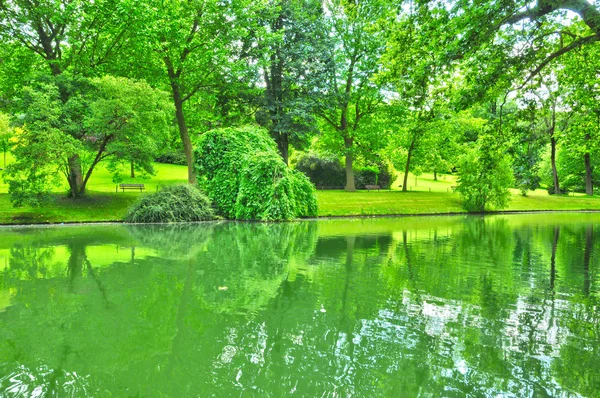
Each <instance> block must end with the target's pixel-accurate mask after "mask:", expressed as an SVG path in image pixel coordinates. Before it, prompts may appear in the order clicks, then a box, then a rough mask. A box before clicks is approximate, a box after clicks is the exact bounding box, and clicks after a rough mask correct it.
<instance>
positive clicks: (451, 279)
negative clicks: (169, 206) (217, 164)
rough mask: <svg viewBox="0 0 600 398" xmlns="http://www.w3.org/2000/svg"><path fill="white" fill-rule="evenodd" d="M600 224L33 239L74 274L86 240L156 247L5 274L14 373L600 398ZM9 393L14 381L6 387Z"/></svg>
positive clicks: (290, 228) (477, 220) (217, 228)
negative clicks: (114, 258)
mask: <svg viewBox="0 0 600 398" xmlns="http://www.w3.org/2000/svg"><path fill="white" fill-rule="evenodd" d="M590 219H591V220H592V223H590ZM599 221H600V217H597V216H595V215H589V214H584V215H581V216H580V217H578V216H574V215H565V216H560V215H557V216H556V217H555V218H554V221H552V220H550V219H549V218H548V216H547V215H542V216H533V215H529V216H518V217H510V216H493V217H471V216H469V217H464V218H435V219H428V218H419V219H397V220H391V219H381V220H360V221H348V220H341V221H334V220H329V221H325V222H322V221H318V222H317V221H314V222H298V223H286V224H275V225H269V224H254V223H231V222H228V223H205V224H185V225H182V224H177V225H143V226H118V227H106V228H107V231H108V233H109V235H110V236H111V238H106V239H102V237H101V235H102V234H101V232H102V231H103V228H105V227H101V228H96V229H94V228H82V229H75V228H74V229H71V230H70V234H71V238H70V240H69V239H65V238H64V237H62V238H61V239H57V236H56V235H55V234H50V239H49V240H48V241H45V242H44V240H43V239H42V240H40V239H38V240H37V242H36V244H38V245H40V246H41V247H48V248H51V247H54V245H55V244H60V245H63V247H64V246H66V247H69V255H70V256H71V257H69V260H68V261H69V262H72V263H73V264H74V265H75V263H76V262H77V261H75V260H76V259H80V258H85V251H86V250H85V247H86V246H85V243H86V242H89V241H93V242H99V241H100V242H103V243H104V244H105V245H106V246H105V247H110V245H108V244H107V243H108V242H110V241H113V242H115V243H117V245H116V246H120V247H123V246H124V245H134V244H135V245H137V247H138V248H140V249H141V248H144V249H145V250H147V251H148V252H153V253H156V255H155V256H148V257H145V258H132V261H131V262H115V263H114V264H113V265H112V266H110V267H102V268H100V267H95V266H94V263H93V261H91V262H90V261H89V260H88V261H87V262H85V261H84V263H83V266H82V269H81V270H79V271H78V272H73V273H72V275H67V274H66V273H65V274H64V275H63V276H62V277H59V278H58V277H54V278H50V279H49V278H46V279H44V278H41V277H40V276H36V277H35V278H34V279H18V280H17V279H12V278H6V277H5V276H4V275H0V288H1V289H10V290H12V291H15V292H16V293H15V294H14V295H13V296H12V298H11V306H9V307H8V308H7V309H6V310H5V311H4V312H0V322H1V323H2V324H3V325H6V326H5V327H3V328H0V358H2V359H1V360H0V373H2V374H4V375H8V374H13V375H22V374H25V373H27V374H31V375H32V377H33V378H32V379H28V381H26V380H25V379H23V378H22V377H21V376H19V377H18V378H17V379H16V380H17V381H19V382H22V383H21V385H22V388H24V390H23V391H32V390H33V388H34V386H32V384H36V383H37V385H39V386H41V388H46V387H45V386H46V385H47V384H44V383H46V381H47V380H48V378H47V377H46V376H44V377H46V378H44V377H42V376H43V375H38V373H40V374H41V373H43V374H44V375H46V374H49V373H46V369H48V371H52V372H54V373H53V374H54V377H55V380H56V389H55V390H54V391H57V395H61V394H62V395H64V394H66V393H69V392H70V391H72V390H69V388H75V386H77V387H82V388H83V387H85V388H86V389H87V390H86V391H88V392H89V395H95V396H96V395H97V396H103V395H111V396H128V395H136V394H137V395H140V396H152V395H163V396H187V395H190V394H189V392H190V391H203V393H204V395H207V396H210V395H239V394H240V393H241V392H243V391H248V390H249V389H251V388H254V387H255V390H252V391H256V393H257V394H259V395H286V394H288V393H289V391H292V389H294V388H295V389H296V391H298V393H301V394H302V395H307V396H317V395H321V394H322V392H323V391H332V390H333V389H335V391H337V392H338V393H339V394H340V395H351V394H352V395H364V396H398V395H401V394H402V393H403V394H406V395H418V394H422V395H432V396H438V395H447V394H446V393H447V392H448V391H452V392H455V393H456V394H455V395H461V396H462V395H469V394H470V395H473V396H488V395H529V396H532V395H534V396H535V395H557V396H560V395H561V394H564V393H565V391H568V392H569V393H573V394H581V395H589V396H591V395H594V392H595V391H597V389H598V387H599V385H600V384H599V383H600V373H599V372H598V371H597V369H596V367H595V363H596V362H597V361H598V360H600V358H598V355H597V352H596V350H595V348H594V347H595V345H597V340H598V335H599V330H598V317H597V315H596V311H595V308H596V307H597V306H598V298H597V295H598V289H597V286H599V285H598V283H599V280H598V276H599V275H598V273H597V269H596V268H597V267H596V261H595V253H597V250H598V244H597V243H596V242H594V241H593V237H594V235H593V234H594V230H593V227H595V224H597V223H598V222H599ZM353 223H354V224H353ZM592 224H594V225H592ZM336 226H337V227H338V228H335V227H336ZM116 230H119V231H121V232H120V233H117V232H115V231H116ZM79 232H81V233H82V234H84V235H86V234H93V235H94V236H93V237H89V236H78V235H79ZM333 232H336V233H333ZM558 232H559V233H558ZM319 233H321V236H319ZM150 248H151V249H152V250H150ZM82 249H83V250H82ZM56 251H57V252H58V251H59V250H58V249H57V250H56ZM553 253H554V254H553ZM106 256H107V257H110V256H111V253H110V252H106ZM553 258H554V260H553ZM65 261H67V260H66V259H63V263H64V262H65ZM552 264H554V266H553V265H552ZM552 267H554V268H555V270H554V271H552ZM63 268H64V265H63ZM75 268H76V267H75ZM90 268H93V269H90ZM552 272H555V273H556V275H557V276H556V283H552V282H551V280H552V279H551V278H552ZM219 288H222V289H219ZM225 288H226V289H225ZM106 302H109V303H110V305H106ZM240 370H241V371H242V372H241V373H240ZM74 374H77V375H79V376H80V379H79V381H76V382H75V386H73V385H71V384H68V383H70V382H72V381H73V380H72V377H71V376H70V375H74ZM197 375H202V376H206V375H208V376H206V377H194V376H197ZM83 382H85V383H83ZM10 383H11V382H10V381H9V380H8V379H7V378H1V377H0V395H2V393H4V392H5V391H7V388H8V386H9V385H12V384H10ZM78 383H80V384H78ZM121 386H127V387H121ZM44 391H45V390H44ZM80 395H82V394H80Z"/></svg>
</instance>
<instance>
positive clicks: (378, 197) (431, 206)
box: [317, 191, 600, 217]
mask: <svg viewBox="0 0 600 398" xmlns="http://www.w3.org/2000/svg"><path fill="white" fill-rule="evenodd" d="M317 195H318V198H319V215H320V216H322V217H325V216H353V215H389V214H443V213H465V210H464V209H463V208H462V206H461V200H460V196H459V195H458V194H455V193H447V192H433V191H432V192H414V191H413V192H400V191H380V192H354V193H349V192H343V191H320V192H318V194H317ZM504 210H507V211H547V210H560V211H569V210H571V211H575V210H600V197H591V198H590V197H586V196H575V197H572V196H550V195H541V194H537V193H536V194H533V195H529V196H527V197H523V196H521V195H517V194H513V197H512V200H511V202H510V205H509V207H508V208H506V209H504Z"/></svg>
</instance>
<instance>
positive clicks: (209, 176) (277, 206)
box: [195, 126, 317, 221]
mask: <svg viewBox="0 0 600 398" xmlns="http://www.w3.org/2000/svg"><path fill="white" fill-rule="evenodd" d="M195 159H196V163H195V165H196V172H197V173H198V177H199V178H198V182H199V184H200V185H201V186H202V188H203V189H204V190H205V192H206V193H207V195H208V196H209V197H210V199H211V200H212V201H213V203H214V204H215V207H216V208H217V211H218V213H219V214H221V215H223V216H224V217H227V218H229V219H235V220H261V221H284V220H292V219H295V218H298V217H315V216H316V215H317V199H316V194H315V188H314V186H313V185H312V184H311V182H310V181H309V180H308V178H307V177H306V176H305V175H303V174H302V173H299V172H297V171H294V170H291V169H290V168H289V167H287V165H286V164H285V163H284V162H283V160H282V159H281V156H280V155H279V152H278V151H277V147H276V145H275V142H274V141H273V140H272V139H271V137H270V136H269V134H268V133H267V132H266V131H265V130H263V129H260V128H257V127H252V126H246V127H239V128H224V129H217V130H212V131H209V132H206V133H204V134H203V135H202V137H200V139H199V141H198V146H197V147H196V150H195Z"/></svg>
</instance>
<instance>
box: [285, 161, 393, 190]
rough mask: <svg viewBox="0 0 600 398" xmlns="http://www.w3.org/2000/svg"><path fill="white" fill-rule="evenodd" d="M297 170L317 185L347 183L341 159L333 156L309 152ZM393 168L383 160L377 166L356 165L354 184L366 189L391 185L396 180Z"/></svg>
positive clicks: (339, 185)
mask: <svg viewBox="0 0 600 398" xmlns="http://www.w3.org/2000/svg"><path fill="white" fill-rule="evenodd" d="M296 170H299V171H301V172H302V173H304V174H305V175H306V176H307V177H308V178H309V179H310V181H311V182H312V183H313V184H315V185H316V186H318V187H320V186H326V187H343V186H345V185H346V170H345V169H344V168H343V167H342V165H341V163H340V160H339V159H338V158H336V157H333V156H323V155H319V154H315V153H307V154H305V155H304V156H302V157H301V158H300V159H299V160H298V163H297V164H296ZM393 174H394V173H393V170H392V169H391V167H390V166H388V165H387V164H385V163H383V162H381V163H378V164H377V165H375V166H356V167H354V185H355V186H356V188H358V189H364V188H365V185H379V186H381V187H382V188H384V189H387V188H389V187H390V185H391V184H392V182H393V180H394V175H393Z"/></svg>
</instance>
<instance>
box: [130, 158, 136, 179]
mask: <svg viewBox="0 0 600 398" xmlns="http://www.w3.org/2000/svg"><path fill="white" fill-rule="evenodd" d="M130 177H131V178H135V164H134V162H133V160H132V161H131V173H130Z"/></svg>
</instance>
